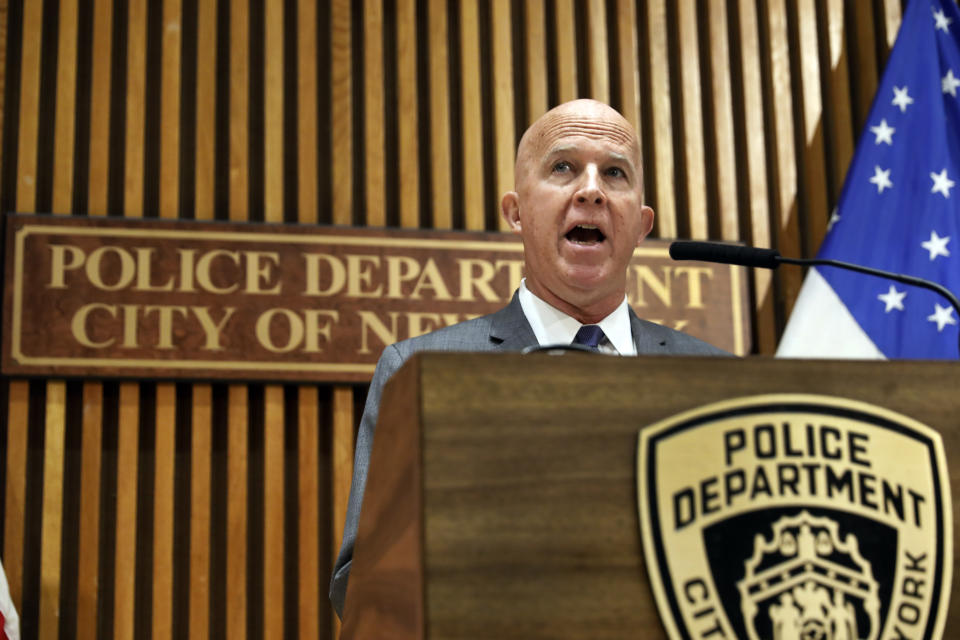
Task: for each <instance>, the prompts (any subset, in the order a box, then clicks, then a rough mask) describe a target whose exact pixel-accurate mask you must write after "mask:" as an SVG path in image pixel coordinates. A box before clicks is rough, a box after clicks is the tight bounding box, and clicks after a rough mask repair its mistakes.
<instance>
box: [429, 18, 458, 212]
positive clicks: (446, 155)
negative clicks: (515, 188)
mask: <svg viewBox="0 0 960 640" xmlns="http://www.w3.org/2000/svg"><path fill="white" fill-rule="evenodd" d="M427 11H428V14H429V16H428V21H429V24H430V43H429V47H430V57H429V60H430V123H429V126H430V178H431V180H430V185H431V189H432V191H431V208H432V209H433V226H434V228H438V229H449V228H451V227H453V210H452V208H451V207H452V203H451V199H450V198H451V194H450V180H451V175H450V162H451V159H452V158H451V150H450V80H449V77H448V73H449V66H448V65H449V64H450V61H449V51H448V46H447V28H448V22H447V20H448V16H447V4H446V3H445V2H443V1H442V0H434V1H433V2H430V3H429V5H428V7H427Z"/></svg>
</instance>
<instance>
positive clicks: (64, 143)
mask: <svg viewBox="0 0 960 640" xmlns="http://www.w3.org/2000/svg"><path fill="white" fill-rule="evenodd" d="M77 13H78V6H77V2H76V0H62V1H61V3H60V22H59V25H60V42H59V43H58V45H57V112H56V118H55V122H54V129H55V132H54V161H53V212H54V213H70V205H71V198H72V196H73V157H74V154H73V136H74V123H75V120H76V114H75V113H74V112H75V111H76V84H77V65H76V56H77Z"/></svg>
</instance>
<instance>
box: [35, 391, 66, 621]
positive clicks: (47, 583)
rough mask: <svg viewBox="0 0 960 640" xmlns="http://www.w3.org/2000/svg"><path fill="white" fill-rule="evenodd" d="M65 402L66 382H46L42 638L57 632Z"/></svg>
mask: <svg viewBox="0 0 960 640" xmlns="http://www.w3.org/2000/svg"><path fill="white" fill-rule="evenodd" d="M66 402H67V385H66V383H65V382H62V381H51V382H48V383H47V405H46V416H45V420H46V424H45V431H46V433H45V434H44V440H43V446H44V451H43V520H42V523H41V527H40V539H41V547H40V549H41V551H40V625H39V630H38V633H37V637H38V638H41V639H42V640H47V639H53V638H57V637H58V635H59V626H58V623H59V619H60V544H61V536H62V535H63V530H62V527H63V518H62V515H63V449H64V434H65V422H66Z"/></svg>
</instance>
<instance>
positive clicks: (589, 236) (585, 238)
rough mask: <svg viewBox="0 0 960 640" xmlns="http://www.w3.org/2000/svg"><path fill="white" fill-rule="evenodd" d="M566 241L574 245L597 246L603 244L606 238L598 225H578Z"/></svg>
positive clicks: (569, 233) (569, 232)
mask: <svg viewBox="0 0 960 640" xmlns="http://www.w3.org/2000/svg"><path fill="white" fill-rule="evenodd" d="M565 237H566V239H567V240H569V241H570V242H573V243H574V244H597V243H600V242H603V241H604V239H606V236H605V235H603V232H602V231H600V229H599V228H598V227H597V226H596V225H592V224H578V225H577V226H575V227H574V228H573V229H570V231H568V232H567V234H566V236H565Z"/></svg>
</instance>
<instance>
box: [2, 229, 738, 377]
mask: <svg viewBox="0 0 960 640" xmlns="http://www.w3.org/2000/svg"><path fill="white" fill-rule="evenodd" d="M668 245H669V243H668V242H666V241H657V240H650V241H647V242H646V243H644V245H643V246H642V247H641V248H639V249H637V251H636V254H635V256H634V260H633V262H632V263H631V265H630V273H629V281H628V289H629V291H628V297H629V300H630V304H631V305H632V306H633V308H634V309H635V310H636V311H637V313H638V314H639V315H640V316H641V317H644V318H647V319H650V320H655V321H657V322H662V323H664V324H667V325H669V326H673V327H675V328H679V329H681V330H684V331H687V332H689V333H691V334H692V335H696V336H698V337H700V338H703V339H705V340H707V341H709V342H711V343H713V344H715V345H717V346H719V347H722V348H724V349H727V350H729V351H732V352H734V353H737V354H745V353H746V352H747V351H749V344H748V340H749V338H748V336H749V326H748V319H749V314H748V309H747V307H746V301H747V298H746V282H745V279H744V277H743V272H742V270H741V269H740V268H737V267H727V266H722V265H708V264H698V263H674V262H672V261H671V260H670V258H669V256H668V254H667V247H668ZM522 273H523V252H522V247H521V244H520V242H519V239H518V238H517V237H516V236H514V235H512V234H498V233H473V232H470V233H468V232H423V231H416V232H415V231H400V230H370V229H361V228H343V227H339V228H338V227H314V226H300V225H298V226H293V225H290V226H284V225H266V224H227V223H206V222H183V221H177V222H168V221H159V220H153V221H145V220H131V219H120V218H114V219H105V218H78V217H61V216H28V215H9V216H7V218H6V270H5V272H4V316H3V322H4V324H3V373H4V374H6V375H13V376H19V375H57V376H88V377H101V376H108V377H115V376H119V377H151V378H187V379H203V378H217V379H232V380H311V381H344V382H349V381H361V382H362V381H368V380H369V379H370V377H371V375H372V374H373V369H374V365H375V364H376V361H377V358H378V357H379V355H380V351H381V350H382V349H383V347H384V346H385V345H386V344H389V343H391V342H395V341H397V340H402V339H404V338H408V337H411V336H414V335H419V334H422V333H426V332H428V331H432V330H434V329H437V328H440V327H443V326H446V325H448V324H453V323H455V322H459V321H462V320H465V319H468V318H471V317H475V316H478V315H483V314H485V313H490V312H492V311H495V310H496V309H499V308H500V307H502V306H504V305H505V304H506V303H507V302H508V301H509V300H510V297H511V295H512V294H513V291H514V289H515V288H516V286H517V284H518V283H519V281H520V278H521V277H522Z"/></svg>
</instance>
